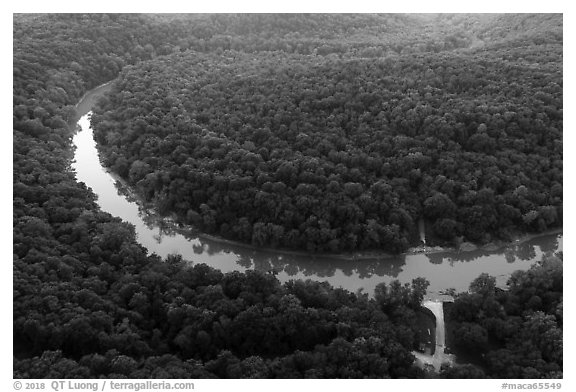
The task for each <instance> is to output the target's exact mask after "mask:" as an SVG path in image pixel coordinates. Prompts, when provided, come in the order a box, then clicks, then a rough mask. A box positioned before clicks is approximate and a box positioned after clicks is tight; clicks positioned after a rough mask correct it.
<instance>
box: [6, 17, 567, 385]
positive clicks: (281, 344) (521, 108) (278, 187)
mask: <svg viewBox="0 0 576 392" xmlns="http://www.w3.org/2000/svg"><path fill="white" fill-rule="evenodd" d="M437 18H444V16H438V17H437ZM516 18H519V17H516ZM472 19H473V20H475V22H474V23H476V25H478V26H479V27H478V29H477V30H472V29H468V27H469V26H468V25H466V24H465V23H463V22H458V23H456V22H455V23H454V26H453V27H450V25H449V24H446V25H445V26H444V27H439V26H440V24H438V23H436V22H437V21H438V20H440V19H436V17H434V18H432V19H430V18H424V17H422V16H417V15H293V16H290V17H282V16H277V15H192V16H186V15H183V16H177V15H100V14H93V15H80V14H69V15H41V14H38V15H14V25H13V31H14V34H13V42H14V53H13V64H14V69H13V71H14V74H13V81H14V89H13V99H14V100H13V160H14V172H13V195H14V199H13V283H14V296H13V314H14V319H13V330H14V335H13V355H14V362H13V374H14V377H15V378H98V377H107V378H209V377H229V378H239V377H254V378H263V377H268V378H275V377H277V378H291V377H292V378H315V377H316V378H346V377H350V378H362V377H383V378H386V377H394V378H401V377H407V378H418V377H425V376H429V375H428V374H427V373H425V372H424V371H422V370H420V369H418V368H416V367H415V366H414V365H413V360H414V357H413V355H412V354H411V351H412V350H414V349H415V348H417V347H418V346H419V343H420V342H419V341H418V332H419V331H418V330H417V312H418V309H419V305H420V302H421V300H422V298H423V296H424V294H425V292H426V287H427V282H426V280H425V279H423V278H421V279H416V280H414V281H413V282H412V283H411V284H406V285H401V284H400V283H398V282H397V281H396V282H393V283H391V284H388V285H386V284H381V285H379V286H378V288H377V290H376V292H375V293H374V298H369V297H368V295H362V294H353V293H349V292H347V291H345V290H342V289H335V288H332V287H330V286H329V285H328V284H326V283H317V282H311V281H292V282H289V283H286V284H283V285H281V284H280V283H279V282H278V280H277V279H276V277H274V276H273V275H271V274H264V273H260V272H248V273H246V274H243V273H237V272H236V273H227V274H223V273H222V272H220V271H218V270H215V269H213V268H210V267H208V266H206V265H204V264H194V260H190V261H189V262H184V261H182V260H181V259H180V258H179V257H178V256H171V257H169V258H168V259H167V260H161V259H160V258H159V257H157V256H154V255H152V256H148V255H147V252H146V249H144V248H143V247H142V246H140V245H139V244H138V243H137V241H136V238H135V232H134V228H133V227H132V226H131V225H130V224H127V223H125V222H121V221H120V219H118V218H114V217H112V216H110V215H109V214H107V213H104V212H102V211H100V210H99V208H98V206H97V204H96V203H95V195H94V194H93V193H92V192H91V190H90V189H88V188H87V187H86V186H85V185H84V184H83V183H78V182H77V181H76V180H75V176H74V173H73V171H72V170H71V167H70V163H71V160H72V158H73V152H72V145H71V138H72V135H73V132H74V129H73V126H71V124H74V122H75V120H76V113H75V110H74V105H75V104H76V103H77V102H78V101H79V100H80V98H81V97H82V96H83V94H84V93H86V92H87V91H88V90H89V89H91V88H93V87H95V86H98V85H100V84H102V83H105V82H108V81H110V80H112V79H116V78H118V79H117V80H116V81H115V82H114V85H113V89H112V93H111V94H109V95H108V96H107V97H106V98H105V99H104V100H102V101H101V103H100V104H99V106H98V110H97V112H98V113H97V114H96V115H94V117H93V122H94V126H95V127H96V135H97V138H98V142H99V143H100V146H101V148H102V152H103V155H104V157H105V163H106V164H108V165H109V166H110V167H112V169H113V170H114V171H116V172H118V173H119V174H120V175H121V176H123V177H124V178H125V179H127V180H128V182H129V183H131V184H133V185H135V187H136V189H137V191H138V192H140V194H141V195H142V196H143V197H145V198H146V199H148V200H150V201H152V202H154V203H155V204H156V207H157V208H158V209H159V210H160V211H161V212H162V213H176V214H178V215H179V216H180V217H181V219H183V220H185V221H187V222H189V223H192V224H194V225H198V226H199V227H201V228H202V229H203V230H206V231H208V232H214V233H216V234H218V235H221V236H224V237H228V238H234V239H238V240H241V241H244V242H250V243H254V244H255V245H273V246H283V247H294V248H303V249H308V250H314V251H323V250H331V251H337V250H352V249H368V248H379V249H386V250H390V251H395V252H398V251H401V250H403V249H405V247H406V246H407V245H408V244H409V243H410V242H411V241H412V240H413V238H414V236H415V226H414V225H415V222H416V220H417V219H418V218H419V217H420V216H424V217H425V219H426V220H427V221H428V222H429V223H430V226H431V227H433V230H434V231H436V234H437V235H438V237H439V239H440V240H446V241H451V240H452V239H454V238H456V237H458V236H464V237H465V238H468V239H472V240H476V241H487V240H489V239H491V238H505V237H506V236H509V235H510V234H511V233H513V232H514V231H527V230H534V231H540V230H544V229H546V228H548V227H553V226H558V225H560V224H561V216H562V210H561V208H562V155H561V154H562V139H561V135H562V100H561V99H562V69H561V56H562V51H561V45H562V36H561V34H560V35H558V34H556V35H554V34H548V33H546V31H547V30H546V29H547V28H548V30H550V31H553V30H554V29H552V28H549V27H550V26H554V23H557V22H558V21H559V23H560V24H561V18H560V19H558V17H557V16H556V18H555V19H552V21H549V22H548V23H545V22H542V23H540V24H538V26H539V27H538V28H537V31H538V34H534V36H536V35H537V36H538V37H541V36H542V37H546V38H545V39H544V38H543V39H542V40H541V41H535V42H532V43H530V44H529V45H528V44H527V45H525V46H521V45H517V41H514V42H516V43H515V44H509V45H508V43H507V42H512V41H513V40H512V37H509V35H506V34H503V33H498V34H496V33H494V34H492V33H491V32H492V31H496V30H497V27H499V26H500V27H501V24H498V21H497V20H493V19H490V18H488V19H487V20H484V19H483V18H480V19H478V18H472ZM515 20H516V19H515ZM488 21H489V22H490V23H492V24H493V25H490V24H488ZM506 23H508V22H506ZM476 25H475V26H476ZM546 26H548V27H546ZM481 28H485V29H486V31H485V33H484V36H483V37H485V38H484V39H485V41H483V42H485V44H484V46H482V48H479V49H475V50H473V51H471V52H470V51H468V50H469V47H470V46H473V42H476V41H475V38H474V37H476V36H475V35H474V34H476V33H475V32H476V31H481V30H480V29H481ZM560 31H561V30H560ZM540 32H542V34H540ZM491 34H492V35H491ZM515 36H516V35H514V37H515ZM531 36H532V35H531V34H526V35H525V36H522V37H523V38H522V39H523V40H524V41H523V42H528V40H530V37H531ZM539 39H540V38H539ZM490 45H492V46H490ZM334 81H338V82H337V83H334ZM225 193H226V194H225ZM191 265H192V266H191ZM526 285H527V287H529V286H530V282H527V283H526ZM543 290H544V291H546V290H545V289H543ZM554 290H556V291H557V289H556V288H554ZM554 301H556V302H554V304H556V303H557V302H558V301H557V300H556V299H554ZM546 303H548V302H546ZM546 306H548V305H546ZM550 306H552V305H550ZM554 306H556V309H557V314H560V315H561V314H562V308H561V305H560V306H557V305H554ZM534 309H535V310H538V309H540V308H538V309H537V308H534ZM550 309H551V308H550V307H546V308H543V309H540V310H542V311H544V312H546V313H547V314H549V313H550V312H551V311H550ZM558 309H559V310H558ZM509 314H510V315H515V316H516V315H517V314H518V313H517V312H516V313H512V312H510V313H509ZM546 317H548V316H546ZM560 317H561V316H560ZM478 320H480V322H482V320H481V319H478ZM478 320H477V319H474V320H472V321H470V320H468V321H470V322H476V321H478ZM484 328H486V327H484ZM554 342H555V343H557V339H556V340H554ZM510 344H512V343H510ZM535 344H536V343H535ZM555 352H557V351H555ZM542 355H543V356H545V355H548V354H547V353H545V354H542ZM545 359H546V360H550V361H556V362H557V358H556V357H545ZM518 366H531V365H530V364H524V363H520V364H519V365H518ZM551 371H557V366H556V367H554V368H553V369H552V370H551ZM493 372H494V374H495V375H497V376H500V375H501V374H502V373H501V372H500V370H499V368H498V369H497V368H494V370H493ZM514 374H516V373H514ZM518 374H519V373H518ZM526 374H530V375H531V374H532V373H526ZM486 375H488V376H490V375H491V373H490V372H489V371H487V372H486Z"/></svg>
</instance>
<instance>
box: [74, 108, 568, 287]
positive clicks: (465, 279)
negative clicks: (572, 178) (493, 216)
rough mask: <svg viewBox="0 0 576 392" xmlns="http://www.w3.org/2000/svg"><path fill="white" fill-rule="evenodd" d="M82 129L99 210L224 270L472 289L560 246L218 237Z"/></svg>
mask: <svg viewBox="0 0 576 392" xmlns="http://www.w3.org/2000/svg"><path fill="white" fill-rule="evenodd" d="M79 125H80V127H81V129H82V131H81V132H79V133H78V134H77V135H76V136H75V138H74V143H75V145H76V147H77V148H76V154H75V162H74V164H73V168H74V169H75V171H76V174H77V179H78V180H79V181H83V182H85V183H86V185H87V186H89V187H91V188H92V189H93V191H94V193H95V194H96V195H97V196H98V204H99V205H100V207H101V208H102V210H104V211H107V212H109V213H111V214H112V215H115V216H119V217H120V218H122V219H123V220H125V221H128V222H130V223H132V224H133V225H134V226H135V228H136V233H137V236H138V241H139V242H140V243H141V244H142V245H144V246H145V247H146V248H147V249H148V250H149V252H151V253H156V254H158V255H159V256H161V257H166V256H168V255H169V254H173V253H178V254H181V255H182V257H183V258H184V259H186V260H190V261H191V262H193V263H206V264H208V265H210V266H212V267H215V268H218V269H220V270H222V271H223V272H230V271H245V270H248V269H256V270H261V271H266V272H271V273H274V274H275V275H276V276H277V277H278V279H279V280H280V281H283V282H285V281H288V280H290V279H313V280H317V281H327V282H329V283H331V284H332V285H333V286H336V287H343V288H345V289H348V290H351V291H357V290H362V289H363V290H364V291H365V292H368V293H372V292H373V290H374V288H375V286H376V285H377V284H378V283H380V282H390V281H391V280H393V279H398V280H400V281H401V282H402V283H405V282H411V281H412V279H415V278H417V277H420V276H422V277H425V278H427V279H428V280H429V281H430V287H429V295H430V296H431V297H433V296H434V295H436V294H438V293H440V292H442V291H445V290H447V289H450V288H454V289H456V291H463V290H467V288H468V286H469V284H470V282H471V281H472V280H473V279H475V278H476V277H477V276H478V275H479V274H480V273H482V272H487V273H489V274H491V275H493V276H495V277H496V278H497V282H498V284H500V285H504V284H505V283H506V280H507V279H508V277H509V276H510V274H511V273H512V272H513V271H514V270H517V269H523V270H526V269H528V268H530V266H531V265H532V264H533V263H534V262H535V261H537V260H539V259H540V258H541V257H542V255H543V253H544V252H553V251H557V250H561V249H562V236H561V235H549V236H543V237H539V238H535V239H532V240H530V241H526V242H522V243H517V244H512V245H510V246H507V247H505V248H503V249H500V250H497V251H486V250H476V251H471V252H439V253H434V254H414V255H401V256H396V257H392V258H373V259H344V258H339V257H336V256H318V255H316V256H314V255H300V254H296V255H294V254H287V253H282V252H276V251H268V250H256V249H252V248H249V247H245V246H241V245H237V244H231V243H228V242H222V241H215V240H212V239H210V238H206V237H203V236H200V235H199V233H197V232H195V231H193V230H183V229H182V228H181V227H179V226H177V225H176V224H174V222H172V221H170V220H163V219H160V218H159V217H158V216H156V215H154V214H151V213H149V212H148V211H146V210H145V209H144V208H142V207H141V206H139V205H138V203H137V202H136V198H135V197H133V196H132V195H131V194H130V192H129V190H128V189H127V188H125V187H123V186H122V185H121V183H120V182H118V181H117V178H115V176H113V175H111V174H109V173H107V172H106V171H105V170H104V169H103V168H102V166H101V165H100V162H99V159H98V155H97V151H96V145H95V142H94V140H93V137H92V130H91V129H90V124H89V118H88V115H84V116H83V117H82V118H81V119H80V120H79Z"/></svg>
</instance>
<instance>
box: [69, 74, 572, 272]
mask: <svg viewBox="0 0 576 392" xmlns="http://www.w3.org/2000/svg"><path fill="white" fill-rule="evenodd" d="M112 82H113V81H110V82H107V83H104V84H102V85H100V86H98V87H96V88H94V89H92V90H91V91H89V92H87V93H86V94H85V95H84V96H83V97H82V99H81V100H80V102H79V103H78V104H77V105H76V109H77V111H78V109H80V110H79V112H82V111H83V109H84V108H81V107H80V106H81V105H82V103H84V102H85V101H90V100H91V99H92V98H94V96H95V95H99V94H100V93H101V92H102V90H106V89H107V88H109V85H110V84H111V83H112ZM84 110H85V109H84ZM78 114H80V113H78ZM102 167H103V168H104V169H105V170H106V171H107V172H108V173H109V174H110V175H111V176H112V178H113V179H114V180H116V181H117V182H118V183H120V185H121V186H122V188H123V189H122V191H123V192H124V193H125V194H126V195H128V196H129V197H131V198H132V199H133V200H134V201H135V202H136V203H137V204H138V206H139V207H140V208H141V209H143V210H144V211H145V213H146V214H147V215H148V216H149V217H151V218H153V219H154V220H155V221H157V222H162V225H163V226H164V227H169V228H170V230H172V231H173V232H176V233H179V234H182V235H185V236H195V237H198V238H200V239H205V240H209V241H212V242H216V243H219V244H227V245H232V246H237V247H242V248H245V249H251V250H254V251H259V252H271V253H277V254H280V255H293V256H305V257H310V258H312V259H314V258H323V259H326V258H331V259H338V260H351V261H352V260H353V261H361V260H376V259H378V260H382V259H391V258H397V257H403V256H410V255H417V254H424V255H428V254H437V253H458V254H462V253H467V252H474V251H485V252H496V251H497V250H499V249H503V248H505V247H507V246H511V245H519V244H522V243H524V242H527V241H530V240H532V239H534V238H538V237H544V236H548V235H554V234H562V232H563V229H562V228H555V229H550V230H547V231H545V232H542V233H524V234H518V235H517V236H515V237H514V239H513V240H512V241H509V242H507V241H497V242H490V243H488V244H484V245H477V244H473V243H471V242H463V243H462V244H461V245H460V246H459V248H455V247H442V246H426V245H419V246H415V247H410V248H409V249H408V250H407V251H406V252H403V253H398V254H394V253H388V252H383V251H378V250H373V251H365V252H352V253H326V252H307V251H297V250H290V249H281V248H262V247H257V246H254V245H251V244H247V243H243V242H239V241H234V240H228V239H225V238H222V237H219V236H215V235H211V234H207V233H202V232H201V231H199V230H198V229H196V228H195V227H193V226H191V225H187V224H183V223H180V222H179V221H178V217H176V216H175V215H173V216H172V217H162V216H160V215H159V214H158V213H157V212H156V210H155V208H154V206H153V205H152V204H151V203H149V202H145V201H144V200H143V199H142V198H141V197H140V196H139V195H138V194H137V193H136V192H135V191H134V190H133V189H132V187H131V186H130V185H129V184H128V183H127V182H126V181H125V180H124V179H122V178H120V177H119V176H118V175H117V174H115V173H113V172H112V171H111V170H110V169H109V168H106V167H104V166H102Z"/></svg>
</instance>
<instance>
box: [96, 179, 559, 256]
mask: <svg viewBox="0 0 576 392" xmlns="http://www.w3.org/2000/svg"><path fill="white" fill-rule="evenodd" d="M105 170H106V171H107V172H108V174H109V175H110V176H111V177H112V178H114V180H115V181H117V182H118V184H119V189H120V190H121V192H122V193H123V194H124V195H125V196H126V197H129V198H130V200H131V201H134V202H135V203H136V204H138V206H139V208H141V209H142V211H143V212H144V213H145V214H146V215H147V217H146V220H150V221H153V222H155V223H156V224H157V225H159V226H162V228H163V229H168V230H169V232H173V233H178V234H180V235H183V236H186V237H197V238H200V239H204V240H209V241H212V242H215V243H219V244H222V245H230V246H235V247H241V248H244V249H248V250H253V251H259V252H273V253H276V254H280V255H285V256H302V257H309V258H310V259H320V258H322V259H326V258H331V259H335V260H350V261H362V260H366V261H368V260H386V259H394V258H398V257H402V256H410V255H417V254H424V255H431V254H438V253H459V254H465V253H468V252H476V251H485V252H496V251H498V250H499V249H504V248H506V247H509V246H516V245H520V244H522V243H524V242H527V241H530V240H532V239H535V238H539V237H544V236H548V235H554V234H562V232H563V229H561V228H557V229H550V230H547V231H545V232H542V233H535V234H528V233H527V234H519V235H517V236H515V237H514V239H513V240H512V241H509V242H506V241H499V242H490V243H488V244H485V245H475V244H473V243H470V242H463V243H462V244H461V245H460V247H458V248H455V247H441V246H425V245H422V246H417V247H411V248H409V249H408V250H407V251H406V252H403V253H399V254H393V253H387V252H380V251H366V252H351V253H314V252H306V251H296V250H291V249H278V248H265V247H257V246H254V245H251V244H247V243H243V242H239V241H234V240H229V239H226V238H222V237H219V236H216V235H212V234H207V233H203V232H201V231H200V230H198V229H197V228H195V227H194V226H191V225H188V224H184V223H182V222H179V220H178V217H177V216H176V215H175V214H173V215H172V216H168V217H166V216H160V215H159V214H158V213H157V212H156V210H155V206H154V205H153V204H152V203H150V202H146V201H145V200H143V198H142V197H141V196H140V195H138V194H137V193H136V191H134V190H133V188H132V187H131V186H130V184H128V183H127V182H126V181H125V180H124V179H122V178H120V177H119V176H118V175H117V174H115V173H113V172H111V171H110V170H109V169H108V168H105Z"/></svg>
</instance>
